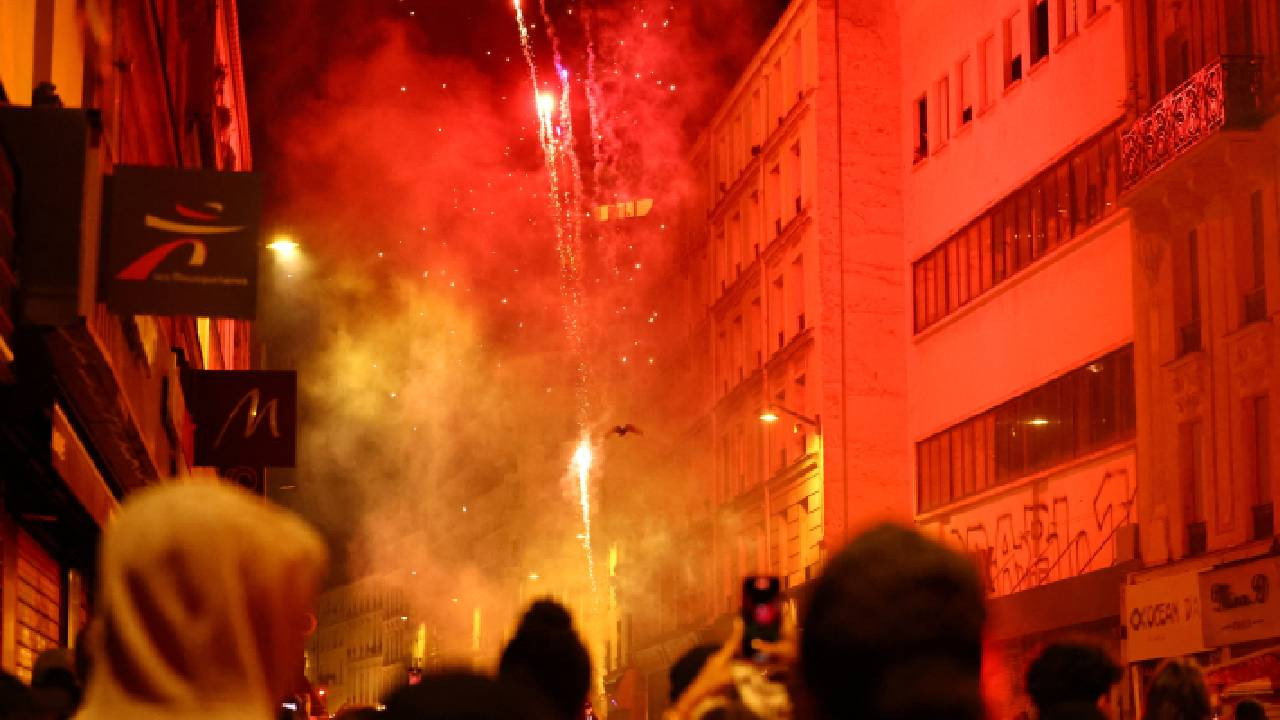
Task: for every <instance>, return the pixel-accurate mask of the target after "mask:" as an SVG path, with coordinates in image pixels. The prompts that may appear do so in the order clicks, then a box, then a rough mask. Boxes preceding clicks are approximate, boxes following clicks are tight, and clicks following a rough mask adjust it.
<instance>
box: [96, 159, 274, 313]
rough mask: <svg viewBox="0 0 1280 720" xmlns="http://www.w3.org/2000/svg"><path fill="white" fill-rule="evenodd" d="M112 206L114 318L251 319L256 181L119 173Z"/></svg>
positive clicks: (107, 279)
mask: <svg viewBox="0 0 1280 720" xmlns="http://www.w3.org/2000/svg"><path fill="white" fill-rule="evenodd" d="M109 202H110V215H109V217H110V220H109V225H108V228H107V237H106V242H105V249H104V257H103V283H104V291H103V292H104V297H105V299H106V302H107V307H108V308H110V309H111V310H112V311H113V312H117V313H123V314H133V315H201V316H219V317H236V318H246V319H252V318H253V317H254V313H255V310H256V306H257V292H258V289H257V288H258V224H259V220H260V217H261V214H262V211H261V204H262V191H261V187H260V183H259V180H258V177H257V176H256V175H254V174H252V173H233V172H215V171H211V170H182V169H177V168H156V167H132V166H119V167H117V168H116V171H115V175H114V176H113V178H112V180H111V184H110V195H109Z"/></svg>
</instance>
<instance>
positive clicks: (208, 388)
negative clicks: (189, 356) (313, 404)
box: [184, 370, 298, 469]
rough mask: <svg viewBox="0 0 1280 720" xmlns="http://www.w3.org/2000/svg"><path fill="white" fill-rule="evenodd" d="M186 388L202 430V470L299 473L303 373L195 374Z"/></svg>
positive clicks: (198, 434)
mask: <svg viewBox="0 0 1280 720" xmlns="http://www.w3.org/2000/svg"><path fill="white" fill-rule="evenodd" d="M184 385H185V388H184V392H185V394H186V397H187V404H188V406H189V408H190V413H191V417H192V419H193V420H194V421H195V426H196V429H195V464H196V465H198V466H201V467H216V468H228V469H236V468H262V467H294V459H295V458H294V456H295V451H296V445H297V429H298V423H297V406H298V376H297V373H295V372H292V371H289V372H259V371H239V370H190V371H188V372H187V373H186V379H185V381H184Z"/></svg>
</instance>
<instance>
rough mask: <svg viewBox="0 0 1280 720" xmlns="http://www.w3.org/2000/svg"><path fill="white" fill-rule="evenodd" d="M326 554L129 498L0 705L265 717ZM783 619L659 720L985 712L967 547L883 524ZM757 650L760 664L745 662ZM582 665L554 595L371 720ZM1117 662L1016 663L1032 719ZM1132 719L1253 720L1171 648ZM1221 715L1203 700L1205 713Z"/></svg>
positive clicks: (1083, 706)
mask: <svg viewBox="0 0 1280 720" xmlns="http://www.w3.org/2000/svg"><path fill="white" fill-rule="evenodd" d="M326 566H327V555H326V550H325V546H324V543H323V542H322V541H321V539H320V537H319V536H318V535H317V534H316V533H315V532H314V531H313V530H312V529H311V528H309V527H308V526H307V525H306V524H305V523H304V522H303V521H302V520H300V519H299V518H297V517H295V516H293V515H292V514H290V513H288V512H286V511H284V510H282V509H279V508H276V507H273V506H270V505H269V504H267V503H266V502H264V501H262V500H261V499H260V498H256V497H253V496H250V495H248V494H246V493H243V492H241V491H239V490H235V489H232V488H228V487H223V486H218V485H201V484H184V485H172V486H166V487H161V488H155V489H150V490H147V491H144V492H140V493H138V494H137V495H135V496H133V497H131V498H130V499H129V500H128V501H127V502H126V503H125V504H124V507H123V509H122V510H121V512H120V513H119V514H118V515H117V516H116V518H115V519H114V520H113V521H112V522H111V523H110V525H109V526H108V528H107V529H106V530H105V532H104V535H103V539H102V545H101V559H100V563H99V577H98V588H97V595H96V602H95V619H94V620H93V621H92V622H91V624H90V626H89V628H88V631H87V632H86V633H84V637H83V638H82V639H81V641H80V642H78V643H77V646H76V650H75V652H74V653H73V652H68V651H66V650H54V651H48V652H46V653H44V654H42V655H41V656H40V658H39V660H38V662H37V663H36V665H35V667H34V668H33V671H32V681H31V683H30V685H27V684H24V683H23V682H21V681H19V680H18V679H16V678H14V677H12V676H8V675H4V674H3V673H0V720H67V719H68V718H73V717H74V718H77V720H106V719H108V718H121V719H129V720H173V719H177V718H207V719H209V720H233V719H234V720H272V719H273V718H276V717H278V716H279V715H280V713H281V703H280V698H282V697H285V696H286V695H287V694H288V693H289V692H290V690H291V685H292V683H293V681H294V679H295V677H296V673H297V672H298V667H299V663H300V659H301V656H302V651H303V642H304V627H303V618H304V617H305V614H306V612H307V610H308V609H309V607H310V604H311V603H312V601H313V600H314V597H315V594H316V592H317V591H318V589H319V586H320V583H321V581H322V579H323V577H324V573H325V569H326ZM800 620H802V622H798V621H797V619H796V618H795V617H794V616H788V617H787V619H786V621H785V622H784V623H783V630H782V633H781V637H780V638H779V639H778V640H777V641H776V642H764V641H761V640H755V641H753V643H752V647H753V648H754V649H755V650H756V651H758V652H757V653H755V654H754V655H753V658H752V659H750V660H748V659H743V658H742V657H741V655H742V642H743V626H742V624H741V622H738V623H737V624H736V625H735V626H734V629H733V631H732V632H731V633H730V637H729V638H727V640H726V641H725V642H724V643H723V644H721V645H718V646H717V645H703V646H698V647H695V648H693V649H691V650H689V651H688V652H687V653H686V654H685V655H684V656H683V657H681V658H680V659H679V660H678V661H677V662H676V663H675V664H674V665H673V666H672V667H671V671H670V700H671V705H670V707H669V708H668V710H667V711H666V714H665V718H666V719H667V720H686V719H687V720H693V719H695V718H699V719H706V720H721V719H729V718H753V719H760V720H765V719H768V720H773V719H775V718H776V719H781V718H799V719H801V720H844V719H846V718H847V719H850V720H853V719H857V720H908V719H910V720H924V719H928V720H985V718H987V717H988V716H989V712H988V708H987V705H986V703H984V698H983V691H982V662H983V637H984V631H985V626H986V622H987V612H986V604H985V598H984V592H983V587H982V584H981V582H980V581H979V577H978V574H977V571H976V568H974V567H973V565H972V564H971V561H970V560H969V559H967V558H966V557H964V556H962V555H960V554H957V553H955V552H953V551H951V550H949V549H948V548H946V547H944V546H943V545H941V544H940V543H937V542H934V541H932V540H930V539H928V538H925V537H924V536H922V535H920V534H919V533H917V532H915V531H913V530H911V529H908V528H905V527H900V526H897V525H891V524H885V525H880V526H877V527H874V528H872V529H870V530H867V531H866V532H864V533H862V534H860V535H859V536H858V537H856V538H855V539H854V540H853V541H852V542H851V543H850V544H849V545H848V546H846V547H845V548H844V549H843V550H841V551H840V552H839V553H837V554H836V555H835V556H834V557H832V558H831V560H830V562H829V563H828V564H827V566H826V567H825V569H824V570H823V572H822V574H821V575H820V577H819V578H818V579H817V580H816V581H815V583H814V587H813V592H812V595H811V598H810V600H809V602H808V604H807V607H806V608H804V609H803V612H802V615H801V618H800ZM762 658H763V659H762ZM591 677H592V671H591V660H590V654H589V653H588V651H587V648H586V646H585V645H584V644H583V642H582V639H581V638H580V637H579V635H578V634H577V632H576V631H575V629H574V624H573V618H572V617H571V615H570V613H569V612H568V611H567V610H566V609H565V608H564V607H563V606H562V605H560V604H559V603H557V602H555V601H553V600H539V601H537V602H535V603H533V605H532V606H531V607H530V608H529V609H528V611H527V612H526V613H525V615H524V616H523V618H522V619H521V621H520V623H519V625H518V627H517V629H516V631H515V633H514V635H513V637H512V639H511V640H510V642H509V643H508V644H507V646H506V649H505V650H504V651H503V653H502V657H501V660H500V661H499V663H498V667H497V671H496V672H495V673H493V674H485V673H480V672H476V671H474V670H464V669H458V670H451V671H446V672H439V673H433V674H427V675H425V676H424V677H423V678H422V679H421V681H420V682H418V683H416V684H414V685H406V686H404V687H401V688H399V689H398V690H395V691H394V692H392V693H391V694H390V695H388V697H387V698H386V699H385V701H384V709H382V710H380V711H378V712H376V713H370V715H374V716H376V717H377V718H380V719H381V718H385V719H386V720H482V719H493V720H508V719H515V718H523V719H527V720H582V719H583V718H585V717H588V716H590V715H591V714H592V713H591V709H590V707H591V706H590V703H589V696H590V694H591ZM1121 677H1122V672H1121V669H1120V667H1119V666H1118V665H1117V664H1116V663H1115V661H1114V660H1113V659H1112V658H1111V657H1110V656H1109V655H1108V654H1107V653H1106V652H1105V651H1104V650H1102V649H1101V648H1099V647H1095V646H1092V645H1089V644H1072V643H1059V644H1051V645H1049V646H1047V647H1045V648H1044V649H1043V650H1042V651H1041V653H1040V655H1039V656H1038V657H1037V659H1036V660H1035V661H1034V662H1032V663H1031V665H1030V667H1029V668H1028V671H1027V675H1026V690H1027V694H1028V696H1029V697H1030V699H1031V701H1032V703H1033V704H1034V708H1035V710H1034V715H1035V717H1037V718H1039V720H1100V719H1102V718H1111V717H1115V709H1114V708H1112V707H1111V704H1110V699H1111V697H1112V689H1113V687H1114V686H1115V685H1116V683H1117V682H1119V681H1120V679H1121ZM1142 709H1143V710H1142V716H1143V718H1144V720H1209V718H1211V717H1213V718H1214V719H1215V720H1217V718H1219V717H1229V718H1235V719H1237V720H1259V719H1262V718H1265V717H1266V714H1265V711H1264V709H1263V707H1262V706H1260V705H1258V704H1257V703H1256V702H1253V701H1249V700H1246V701H1243V702H1240V703H1237V704H1236V705H1235V706H1234V707H1233V708H1229V709H1227V710H1226V711H1225V712H1224V711H1223V710H1221V709H1218V710H1213V709H1211V706H1210V702H1209V695H1208V693H1207V691H1206V688H1205V683H1204V680H1203V677H1202V675H1201V672H1200V671H1199V669H1197V667H1196V666H1195V665H1194V664H1193V663H1190V662H1185V661H1179V660H1170V661H1166V662H1165V663H1164V664H1163V665H1161V666H1160V667H1159V668H1158V669H1157V671H1156V672H1155V674H1154V676H1153V678H1152V680H1151V682H1150V683H1149V687H1147V688H1146V689H1145V698H1144V702H1143V703H1142ZM1215 712H1216V713H1220V714H1213V713H1215Z"/></svg>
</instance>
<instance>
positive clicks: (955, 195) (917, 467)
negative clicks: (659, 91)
mask: <svg viewBox="0 0 1280 720" xmlns="http://www.w3.org/2000/svg"><path fill="white" fill-rule="evenodd" d="M837 7H838V6H837V5H836V4H834V3H823V2H795V3H792V7H791V8H790V9H789V10H788V11H787V13H786V15H785V16H784V17H783V19H782V20H781V21H780V23H779V24H778V26H777V28H775V30H774V32H773V33H772V34H771V35H770V38H769V40H768V41H767V42H766V43H765V45H764V46H763V47H762V48H761V49H760V51H759V53H758V54H757V56H756V57H755V59H754V60H753V61H752V63H751V65H750V66H749V68H748V70H747V72H746V73H745V74H744V75H743V77H742V79H741V80H740V81H739V83H738V84H737V85H736V86H735V87H734V89H733V90H732V91H731V92H730V94H729V96H728V98H727V100H726V102H725V104H724V105H723V106H722V107H721V109H720V110H719V112H718V113H717V114H716V115H715V117H714V119H713V121H712V122H711V124H710V126H709V128H708V129H707V131H706V132H705V133H704V135H703V138H702V141H701V143H700V144H699V146H698V149H697V154H696V158H695V160H696V164H697V166H698V167H699V168H701V169H702V171H703V173H704V177H703V181H702V188H701V191H700V194H699V195H700V196H699V199H698V200H697V201H696V202H694V203H693V204H692V205H693V206H692V207H691V208H689V209H688V213H687V217H686V218H684V219H683V220H682V221H681V229H680V232H679V235H680V236H681V237H683V238H686V242H685V244H684V246H683V247H682V249H681V252H682V255H681V257H680V259H679V261H678V263H677V264H678V266H680V267H682V268H685V270H684V272H682V273H681V274H679V275H678V277H677V278H675V279H674V280H673V284H672V287H673V291H672V292H671V293H670V294H669V297H668V303H669V305H670V306H669V307H668V308H664V310H663V312H664V314H665V316H666V317H668V318H673V319H675V320H676V321H677V324H678V325H679V326H680V327H681V328H682V329H683V332H682V333H681V334H680V335H679V337H678V338H673V341H672V348H673V352H675V353H676V356H677V357H678V358H680V360H678V361H677V363H676V364H677V365H679V366H680V367H682V368H685V374H684V376H683V377H682V378H681V379H680V380H679V381H678V383H677V384H678V385H679V386H680V387H681V388H683V390H684V392H683V394H682V396H681V408H679V409H672V410H670V411H669V412H668V415H669V416H671V417H678V418H680V421H679V423H678V424H679V426H680V427H681V428H683V430H682V434H681V435H680V436H679V438H678V439H677V440H676V441H675V442H674V443H673V446H674V447H675V448H677V450H676V451H675V452H674V453H672V454H671V455H670V456H669V457H668V458H667V460H666V464H665V465H664V466H662V468H663V469H661V470H657V471H656V472H659V473H661V474H663V475H664V476H667V475H669V476H671V477H677V478H682V479H683V482H681V483H677V485H678V486H679V487H681V488H684V490H683V491H682V492H678V493H674V492H673V493H672V494H671V496H670V498H669V499H670V507H671V508H672V509H673V510H672V512H671V517H670V518H669V519H668V520H667V521H666V522H665V523H664V524H663V526H662V529H661V532H660V533H659V534H660V536H661V537H663V542H664V543H667V544H668V545H663V547H667V546H674V547H679V548H682V549H683V550H685V552H682V553H678V554H677V555H678V556H679V560H678V561H677V562H673V563H670V564H669V566H668V567H665V568H660V569H655V570H653V571H652V572H651V574H650V575H649V576H647V580H648V584H647V585H646V588H647V589H648V594H647V595H646V596H645V599H646V600H647V601H648V603H649V604H648V606H647V607H646V609H645V611H644V612H637V611H634V610H630V611H627V612H624V617H625V618H626V620H627V622H626V623H620V624H619V628H618V631H617V633H616V634H617V637H616V641H615V642H616V645H615V646H614V647H617V648H625V649H626V652H622V651H621V650H620V651H619V652H618V653H617V655H616V656H615V657H611V658H610V662H611V665H610V671H611V673H610V677H611V678H612V680H613V684H612V686H611V687H612V688H614V689H615V690H616V696H617V697H619V698H625V702H627V703H630V704H631V705H630V706H631V707H633V708H639V707H640V706H641V705H644V704H646V703H647V707H648V708H649V709H650V710H652V709H653V708H654V707H660V706H661V704H662V695H663V688H662V679H661V678H660V677H658V673H657V670H656V669H657V668H660V667H665V666H667V665H669V664H670V662H672V661H673V660H674V659H675V658H676V657H677V656H678V655H679V654H680V653H681V652H683V650H684V649H686V648H688V647H689V646H690V645H692V644H693V643H694V642H698V641H705V640H708V639H712V638H715V637H716V636H717V635H718V631H723V630H724V629H725V627H726V624H727V618H728V617H729V616H730V615H731V614H732V613H733V612H734V611H735V610H736V608H737V597H736V594H737V590H736V587H735V585H736V582H737V581H738V579H739V578H741V577H742V576H744V575H748V574H752V573H768V574H776V575H780V576H782V577H783V578H784V584H785V586H786V587H787V588H788V589H789V592H790V593H791V594H792V595H793V596H795V595H802V594H803V587H804V583H805V582H806V581H807V580H809V579H810V578H812V577H813V576H814V574H815V573H816V572H818V570H819V569H820V567H821V563H822V561H823V560H824V558H825V557H826V554H827V553H828V552H830V551H831V550H834V549H835V548H836V547H838V545H839V544H840V543H841V542H843V541H844V540H845V539H847V536H848V529H849V528H851V527H856V526H857V525H858V524H859V523H860V522H862V521H865V520H867V519H870V518H874V517H881V516H891V517H892V516H895V514H896V516H897V517H900V518H906V517H911V518H913V519H914V522H915V523H916V524H917V525H918V527H920V529H921V530H922V531H923V532H925V533H927V534H929V535H931V536H933V537H937V538H939V539H941V540H943V541H944V542H947V543H950V544H952V545H953V546H954V547H956V548H957V549H959V550H962V551H964V552H966V553H968V554H970V555H971V556H972V557H973V558H974V561H975V562H976V563H977V564H978V566H979V567H980V568H981V570H982V576H983V578H984V581H985V582H986V584H987V590H988V593H989V596H990V598H991V610H992V631H991V634H990V640H991V642H990V648H989V662H990V667H991V668H992V672H990V673H989V678H988V679H989V680H990V681H991V688H990V689H991V693H992V698H993V702H994V703H995V707H994V708H993V709H994V711H995V713H996V714H997V715H998V716H1000V717H1015V716H1017V715H1018V714H1019V713H1021V712H1025V711H1028V710H1029V709H1030V706H1029V699H1028V698H1027V697H1026V695H1025V692H1024V688H1023V678H1024V676H1025V670H1026V666H1027V663H1028V662H1029V661H1030V659H1031V658H1033V657H1034V656H1035V654H1036V653H1038V651H1039V650H1040V648H1041V647H1042V646H1043V645H1044V644H1045V643H1046V642H1049V641H1053V640H1055V639H1061V638H1083V639H1087V640H1090V641H1092V642H1096V643H1098V644H1100V645H1102V646H1104V647H1106V648H1108V649H1110V650H1111V651H1112V652H1113V653H1114V654H1115V655H1116V656H1117V657H1118V658H1121V659H1123V660H1125V661H1126V663H1129V664H1130V675H1129V677H1128V680H1127V682H1125V683H1122V685H1121V686H1120V687H1118V688H1117V690H1116V691H1115V692H1116V696H1115V700H1116V706H1117V708H1118V709H1119V712H1120V714H1121V716H1124V717H1133V716H1137V715H1140V713H1141V695H1142V691H1143V688H1144V687H1145V684H1144V683H1145V681H1146V680H1147V679H1149V675H1150V672H1151V670H1152V668H1153V667H1154V665H1155V664H1156V663H1157V662H1158V661H1159V660H1161V659H1163V658H1167V657H1175V656H1182V655H1193V656H1194V657H1195V658H1196V659H1197V661H1198V662H1200V663H1201V664H1202V665H1204V666H1205V667H1206V668H1207V669H1208V677H1209V680H1210V686H1211V690H1213V692H1214V693H1215V698H1216V699H1217V701H1219V702H1223V703H1225V702H1228V701H1229V700H1230V698H1232V697H1235V696H1238V695H1241V694H1244V693H1246V692H1254V693H1257V692H1259V690H1258V689H1259V688H1260V687H1262V685H1261V684H1260V683H1261V681H1262V680H1263V679H1265V678H1269V677H1272V676H1273V675H1274V673H1273V671H1272V670H1270V669H1269V668H1273V667H1275V666H1276V661H1277V658H1280V655H1277V654H1276V653H1275V647H1276V644H1277V638H1280V613H1273V612H1272V606H1273V604H1275V603H1276V600H1275V599H1274V594H1273V593H1270V592H1269V588H1271V587H1273V586H1274V584H1275V583H1276V582H1280V576H1277V562H1276V560H1275V552H1276V551H1277V547H1278V546H1277V545H1276V543H1275V538H1276V534H1275V521H1274V510H1273V504H1272V501H1273V498H1274V493H1275V492H1276V483H1277V481H1278V480H1280V478H1277V470H1276V465H1275V463H1274V462H1273V458H1274V457H1275V456H1276V455H1275V453H1276V452H1277V447H1278V446H1277V442H1278V441H1280V433H1278V432H1277V430H1276V429H1275V423H1274V422H1273V421H1272V411H1271V407H1272V404H1271V398H1272V397H1273V395H1274V393H1275V392H1276V391H1277V386H1276V384H1277V382H1280V372H1277V371H1276V354H1275V353H1276V342H1277V340H1276V333H1275V331H1274V315H1275V308H1276V306H1277V302H1278V301H1280V291H1277V290H1276V288H1275V285H1276V283H1275V282H1273V281H1274V278H1275V277H1276V276H1277V273H1278V272H1280V243H1278V242H1277V237H1280V220H1277V218H1278V217H1280V211H1278V207H1280V203H1278V200H1277V197H1278V192H1280V189H1278V188H1277V177H1278V176H1277V162H1278V160H1280V156H1278V154H1277V149H1278V148H1280V142H1278V141H1280V138H1277V136H1276V131H1277V128H1278V127H1280V125H1277V122H1280V121H1277V120H1275V118H1274V113H1275V109H1276V101H1277V92H1278V91H1280V83H1278V82H1277V79H1276V78H1277V77H1278V75H1277V70H1278V69H1280V65H1278V64H1277V63H1278V62H1280V61H1278V60H1277V59H1276V57H1275V55H1276V52H1277V43H1278V42H1280V8H1278V7H1277V5H1276V3H1275V2H1274V0H1134V1H1133V2H1125V3H1121V2H1110V1H1108V0H1031V1H1029V2H1028V1H1025V0H1016V1H1015V0H1007V1H1006V0H983V1H982V2H974V3H970V2H966V3H959V2H954V3H944V4H942V5H938V4H935V3H919V2H905V1H904V2H897V3H893V4H887V3H886V4H884V5H883V6H881V5H877V4H874V3H872V4H863V5H862V6H861V7H859V9H858V10H857V11H853V10H850V9H848V8H843V9H837ZM837 12H839V13H842V15H841V18H842V19H844V20H846V21H853V22H846V23H843V24H840V23H835V22H834V20H835V17H836V16H835V13H837ZM855 15H856V17H854V16H855ZM836 27H839V28H840V31H839V32H837V31H836V30H835V28H836ZM851 27H852V28H863V29H868V28H874V31H870V30H869V31H868V33H869V35H874V38H872V37H870V36H861V37H858V38H856V39H854V38H850V37H848V36H846V35H844V34H843V33H844V32H846V31H847V30H848V29H849V28H851ZM885 43H888V45H886V44H885ZM872 68H874V72H872V71H871V69H872ZM884 113H889V115H884ZM885 118H888V119H887V120H885ZM893 143H897V145H896V148H895V150H896V155H895V154H893V153H889V155H890V157H886V156H885V154H884V152H883V151H884V149H885V148H886V146H887V145H891V144H893ZM878 213H882V214H878ZM854 218H856V220H853V219H854ZM881 251H885V252H886V253H887V254H885V255H881V254H880V252H881ZM860 253H861V254H860ZM860 263H865V265H863V264H860ZM881 263H885V265H881ZM885 268H888V269H887V270H885V272H884V273H883V275H882V274H880V273H879V271H880V270H882V269H885ZM903 309H905V310H903ZM858 312H865V313H866V314H867V315H866V317H864V318H863V319H865V320H867V322H865V323H863V324H862V325H855V324H853V323H854V322H856V321H851V320H850V317H851V315H850V313H855V314H856V313H858ZM842 313H843V314H842ZM872 315H874V316H875V317H876V321H875V322H872V321H870V317H871V316H872ZM854 316H855V317H856V315H854ZM877 333H878V334H877ZM841 348H843V349H841ZM870 397H874V398H876V399H877V400H879V401H881V402H870V401H869V398H870ZM851 408H853V409H852V410H851ZM861 411H866V412H868V415H867V417H866V418H861V417H860V416H859V415H858V413H859V412H861ZM762 415H776V416H777V419H778V421H777V422H775V423H774V424H772V425H769V424H765V425H762V424H760V423H759V422H758V418H760V417H761V416H762ZM868 419H870V422H869V423H868V422H867V420H868ZM855 508H856V509H857V510H856V511H855V510H854V509H855ZM1140 529H1141V532H1139V530H1140ZM622 556H623V560H622V562H621V563H620V566H621V567H624V568H625V567H628V562H627V558H626V556H627V550H626V548H624V549H623V552H622ZM619 584H620V585H621V586H622V587H625V586H626V585H627V581H626V580H625V579H622V580H620V581H619ZM797 590H799V592H797ZM622 597H623V607H624V608H635V607H638V606H640V605H641V603H639V602H636V601H635V600H634V599H633V600H632V601H630V602H628V600H627V597H626V593H625V592H624V593H623V594H622ZM655 597H657V598H658V601H657V602H653V600H654V598H655ZM1241 598H1244V599H1245V600H1248V601H1249V602H1244V601H1243V600H1241ZM1171 599H1173V600H1171ZM1170 602H1173V604H1175V605H1179V604H1180V605H1181V611H1180V612H1169V607H1168V605H1169V603H1170ZM1161 608H1164V610H1163V611H1162V610H1161ZM1249 613H1253V614H1252V615H1250V614H1249ZM1179 617H1180V618H1181V619H1180V620H1177V621H1176V622H1174V621H1171V620H1170V619H1169V618H1179ZM1153 618H1156V619H1157V620H1159V621H1157V620H1153ZM1160 618H1163V619H1162V620H1160ZM1242 627H1248V628H1250V629H1249V630H1247V631H1242V630H1241V629H1240V628H1242ZM637 685H639V686H640V687H641V688H642V689H641V690H637V689H636V687H637ZM1267 687H1268V688H1269V687H1270V686H1267ZM1249 688H1252V690H1250V689H1249ZM1262 694H1263V695H1265V696H1266V697H1265V698H1264V699H1271V697H1272V696H1271V695H1270V690H1269V689H1267V690H1265V691H1264V692H1263V693H1262ZM636 712H638V710H637V711H636Z"/></svg>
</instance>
